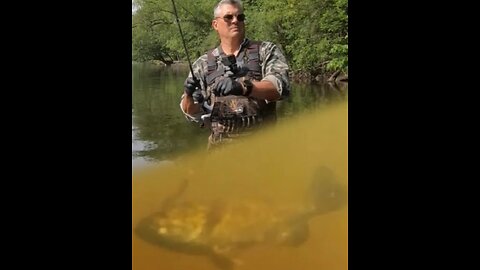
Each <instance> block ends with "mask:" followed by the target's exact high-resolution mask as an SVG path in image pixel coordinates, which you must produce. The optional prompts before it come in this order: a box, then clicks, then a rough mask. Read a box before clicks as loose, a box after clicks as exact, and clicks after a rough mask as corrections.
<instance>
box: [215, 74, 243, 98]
mask: <svg viewBox="0 0 480 270" xmlns="http://www.w3.org/2000/svg"><path fill="white" fill-rule="evenodd" d="M213 90H214V92H215V95H217V96H228V95H235V96H242V95H243V94H244V93H245V89H244V87H243V85H242V84H241V83H239V82H238V81H236V80H235V79H234V78H232V77H220V79H219V80H218V81H217V82H216V83H215V84H214V85H213Z"/></svg>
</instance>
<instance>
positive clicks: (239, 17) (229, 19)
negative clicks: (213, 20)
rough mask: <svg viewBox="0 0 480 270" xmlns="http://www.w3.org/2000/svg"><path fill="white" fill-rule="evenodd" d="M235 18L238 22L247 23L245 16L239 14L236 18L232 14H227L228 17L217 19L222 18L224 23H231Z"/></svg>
mask: <svg viewBox="0 0 480 270" xmlns="http://www.w3.org/2000/svg"><path fill="white" fill-rule="evenodd" d="M233 17H237V20H238V21H239V22H243V21H245V14H238V15H236V16H235V15H232V14H227V15H225V16H223V17H217V18H222V19H223V20H224V21H226V22H229V21H231V20H233Z"/></svg>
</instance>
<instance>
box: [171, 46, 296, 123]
mask: <svg viewBox="0 0 480 270" xmlns="http://www.w3.org/2000/svg"><path fill="white" fill-rule="evenodd" d="M248 42H249V40H248V39H245V40H244V41H243V42H242V45H241V48H240V51H239V54H240V53H241V52H242V51H244V50H246V49H247V47H248V46H247V45H248ZM212 54H213V55H214V56H217V55H219V52H218V48H216V49H214V50H213V52H212ZM207 60H208V56H207V53H205V54H204V55H202V56H201V57H200V58H198V59H197V60H196V61H195V62H194V63H193V64H192V69H193V72H194V75H195V77H196V78H198V79H199V80H200V85H201V88H202V91H203V92H204V93H210V92H211V89H209V87H210V86H209V85H208V84H207V72H208V63H207ZM217 65H218V66H219V67H222V68H223V64H222V62H221V61H220V58H218V59H217ZM259 65H260V66H261V73H262V75H261V77H262V79H261V80H262V81H263V80H267V81H270V82H272V83H273V85H274V86H275V87H276V88H277V90H278V92H279V94H280V96H281V97H282V98H283V97H286V96H288V95H289V94H290V81H289V77H288V70H289V67H288V63H287V61H286V58H285V56H284V54H283V52H282V51H281V50H280V48H279V47H277V46H276V45H275V44H274V43H272V42H266V41H263V42H261V45H260V48H259ZM191 76H192V74H191V73H189V77H191ZM207 96H208V94H207ZM182 98H183V96H182ZM209 103H210V102H208V100H207V101H205V102H204V104H203V106H202V108H203V112H200V113H198V114H196V115H189V114H187V113H185V112H184V111H183V110H182V112H183V114H184V115H185V117H186V118H187V119H188V120H190V121H195V122H199V121H201V116H202V115H205V114H209V113H210V112H211V110H212V108H211V106H209V105H208V104H209ZM180 107H181V106H180Z"/></svg>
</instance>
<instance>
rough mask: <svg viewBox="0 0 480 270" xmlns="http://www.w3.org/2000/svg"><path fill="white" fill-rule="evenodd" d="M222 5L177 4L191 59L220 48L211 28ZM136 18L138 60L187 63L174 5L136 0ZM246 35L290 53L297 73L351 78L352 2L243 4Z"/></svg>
mask: <svg viewBox="0 0 480 270" xmlns="http://www.w3.org/2000/svg"><path fill="white" fill-rule="evenodd" d="M217 2H218V0H203V1H195V0H182V1H180V0H177V1H176V2H175V3H176V5H177V11H178V13H179V17H180V20H181V27H182V30H183V33H184V35H185V39H186V44H187V48H188V51H189V53H190V55H191V58H196V57H198V56H200V55H201V54H203V53H204V52H205V51H207V50H208V49H209V48H212V47H214V46H215V45H217V43H218V41H217V36H216V33H215V32H214V31H213V29H212V28H211V20H212V18H213V8H214V6H215V5H216V3H217ZM135 3H136V4H137V6H138V7H139V9H138V11H137V12H136V13H135V14H134V15H133V16H132V56H133V58H134V60H138V61H145V60H150V59H157V60H161V59H160V58H162V57H163V58H164V59H165V58H168V57H172V58H174V59H177V58H180V59H186V55H185V52H184V49H183V44H182V41H181V37H180V34H179V31H178V26H177V25H176V24H175V16H174V15H173V12H172V11H173V7H172V3H171V0H136V1H135ZM243 4H244V9H245V15H246V16H247V21H246V27H247V36H248V37H249V38H251V39H256V40H269V41H272V42H275V43H276V44H278V45H279V46H280V47H281V48H282V50H283V51H284V52H285V55H286V57H287V59H288V60H289V63H290V65H291V67H292V69H293V70H297V71H307V72H310V73H312V74H313V75H316V74H321V73H327V72H333V71H336V70H341V71H343V72H347V73H348V0H256V1H253V0H250V1H249V0H244V1H243Z"/></svg>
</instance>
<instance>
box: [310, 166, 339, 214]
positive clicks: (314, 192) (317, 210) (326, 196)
mask: <svg viewBox="0 0 480 270" xmlns="http://www.w3.org/2000/svg"><path fill="white" fill-rule="evenodd" d="M308 192H309V194H310V200H311V201H312V211H311V214H312V215H319V214H324V213H328V212H331V211H335V210H338V209H340V208H342V207H343V206H344V205H345V204H346V203H347V188H346V187H345V186H343V185H342V184H341V183H340V182H339V181H338V179H337V177H336V176H335V174H334V173H333V171H332V170H331V169H329V168H327V167H325V166H320V167H318V168H317V169H316V170H315V173H314V177H313V179H312V182H311V185H310V187H309V190H308Z"/></svg>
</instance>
